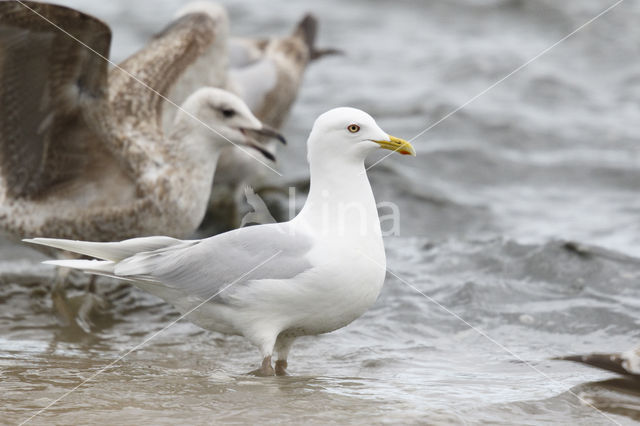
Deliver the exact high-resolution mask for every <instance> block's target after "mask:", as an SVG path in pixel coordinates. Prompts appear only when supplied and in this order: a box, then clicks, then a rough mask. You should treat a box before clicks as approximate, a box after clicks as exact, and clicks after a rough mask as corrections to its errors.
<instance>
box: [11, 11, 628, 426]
mask: <svg viewBox="0 0 640 426" xmlns="http://www.w3.org/2000/svg"><path fill="white" fill-rule="evenodd" d="M60 3H64V4H68V5H71V6H74V7H77V8H80V9H82V10H84V11H87V12H90V13H92V14H94V15H96V16H98V17H100V18H102V19H104V20H106V21H107V22H109V23H110V24H111V25H112V27H113V29H114V36H115V37H114V46H113V56H114V58H115V59H117V60H119V59H123V58H124V57H125V56H126V55H128V54H129V53H131V52H133V51H135V50H136V49H137V48H138V47H139V46H140V45H141V44H142V43H143V42H144V40H146V38H147V37H149V36H150V35H151V34H152V33H153V32H154V31H156V30H158V29H159V28H161V27H162V26H163V25H164V24H165V23H166V22H167V21H168V20H169V19H170V17H171V15H172V14H173V12H174V11H175V9H176V8H177V7H178V5H179V4H180V3H181V2H180V1H178V0H165V1H139V2H125V1H123V0H118V1H112V2H89V1H86V0H85V1H82V0H77V1H61V2H60ZM228 3H229V4H228V6H229V9H230V12H231V16H232V22H233V31H234V32H235V33H236V34H271V33H280V32H283V31H285V30H283V28H287V30H286V31H288V28H289V27H291V26H292V25H293V23H294V22H295V21H296V20H297V19H298V18H299V17H300V16H301V15H302V14H303V13H304V12H305V11H308V10H310V11H313V12H315V13H316V14H317V15H318V17H319V18H320V21H321V29H320V31H321V34H320V44H322V45H327V46H334V47H339V48H341V49H343V50H345V51H346V53H347V54H346V55H345V56H343V57H335V58H330V59H326V60H324V61H322V62H319V63H317V64H314V65H313V67H312V68H311V69H310V70H309V72H308V74H307V76H306V79H305V84H304V88H303V90H302V92H301V95H300V98H299V101H298V103H297V104H296V106H295V108H294V110H293V112H292V116H291V118H290V120H289V121H288V124H287V126H286V128H285V134H286V135H287V136H288V139H289V140H290V145H289V147H287V149H286V150H281V151H280V152H281V169H282V170H283V171H284V173H285V176H286V177H287V178H288V179H291V180H296V179H300V178H304V177H305V173H306V163H305V162H304V156H305V153H304V151H305V148H304V143H303V142H304V140H305V138H306V134H307V132H308V131H309V129H310V127H311V124H312V123H313V120H314V119H315V117H316V116H317V115H318V114H319V113H321V112H323V111H325V110H327V109H329V108H331V107H334V106H338V105H351V106H355V107H360V108H362V109H365V110H367V111H369V112H370V113H371V114H372V115H374V116H375V117H376V118H377V119H378V121H379V123H380V124H381V126H382V127H383V128H384V129H385V130H387V131H389V132H390V133H391V134H394V135H397V136H401V137H405V138H411V137H413V136H414V135H417V134H419V133H420V132H421V131H423V130H424V129H426V128H427V127H429V126H430V125H431V124H433V123H435V122H437V121H438V120H439V119H441V118H442V117H445V116H446V115H447V114H448V113H449V112H450V111H452V110H454V109H456V108H457V107H458V106H459V105H462V104H464V103H465V102H467V101H468V100H470V99H472V98H473V97H474V96H475V95H477V94H479V93H480V92H482V91H483V90H485V89H486V88H488V87H489V86H491V85H492V84H493V83H495V82H496V81H498V80H500V79H501V78H502V77H504V76H506V75H507V74H509V73H510V72H511V71H513V70H514V69H516V68H517V67H518V66H520V65H521V64H523V63H525V62H526V61H527V60H529V59H531V58H533V57H534V56H535V55H537V54H538V53H539V52H541V51H542V50H544V49H545V48H547V47H549V46H551V45H552V44H553V43H555V42H557V41H558V40H560V39H562V38H563V37H564V36H566V35H567V34H569V33H570V32H571V31H573V30H574V29H575V28H577V27H579V26H580V25H582V24H584V23H585V22H587V21H588V20H589V19H591V18H593V17H594V16H596V15H597V14H598V13H600V12H601V11H603V10H604V9H606V8H607V7H608V6H610V5H611V4H613V3H614V1H613V0H612V1H604V0H598V1H596V0H570V1H563V2H557V1H552V0H537V1H518V0H454V1H432V2H418V1H382V0H377V1H364V0H361V1H351V2H349V3H348V4H344V3H345V2H339V1H337V0H333V1H325V2H322V3H320V2H295V3H293V2H285V1H284V0H275V1H272V2H270V3H269V6H267V5H266V4H265V3H263V2H258V1H256V0H242V1H234V2H228ZM639 20H640V2H637V1H632V0H626V1H624V2H623V3H621V4H620V5H619V6H617V7H616V8H615V9H613V10H612V11H611V12H610V13H608V14H606V15H605V16H603V17H602V18H600V19H598V20H597V21H595V22H593V23H592V24H591V25H589V26H587V27H586V28H584V29H583V30H582V31H580V32H578V33H577V34H576V35H575V36H573V37H571V38H569V39H568V40H566V41H565V42H563V43H562V44H560V45H558V46H557V47H556V48H554V49H553V50H551V51H550V52H549V53H547V54H546V55H544V56H542V57H541V58H540V59H538V60H536V61H535V62H533V63H532V64H531V65H529V66H528V67H527V68H525V69H523V70H522V71H521V72H519V73H517V74H515V75H513V76H512V77H510V78H509V79H507V80H505V81H504V82H502V83H501V84H499V85H497V86H496V87H495V88H493V89H491V90H490V91H488V92H487V93H486V94H484V95H483V96H481V97H479V98H478V99H477V100H475V101H474V102H473V103H471V104H470V105H468V106H467V107H465V108H464V109H462V110H461V111H459V112H457V113H456V114H453V115H452V116H450V117H449V118H447V119H445V120H444V121H442V122H441V123H440V124H438V125H437V126H435V127H434V128H433V129H431V130H429V131H428V132H426V133H424V134H423V135H421V136H420V137H419V138H418V139H417V140H416V141H415V146H416V149H417V150H418V152H419V155H418V158H417V159H407V158H400V157H398V158H396V157H395V156H394V157H390V158H388V159H386V160H384V161H383V162H382V163H381V164H379V165H377V166H375V167H374V168H373V169H372V170H371V174H370V176H371V180H372V182H373V185H374V189H375V192H376V194H377V199H378V201H393V202H395V203H397V204H398V206H399V208H400V211H401V218H402V223H401V229H400V236H398V237H392V238H388V239H387V241H386V243H387V249H388V264H389V267H390V270H391V271H392V272H393V273H390V274H388V277H387V283H386V285H385V288H384V290H383V293H382V295H381V297H380V299H379V301H378V302H377V304H376V305H375V307H374V308H373V309H371V310H370V311H369V312H368V313H367V314H366V315H365V316H364V317H363V318H361V319H359V320H358V321H356V322H355V323H353V324H352V325H350V326H349V327H347V328H345V329H343V330H339V331H337V332H335V333H331V334H328V335H324V336H319V337H313V338H303V339H300V341H299V343H296V345H295V346H294V349H293V352H292V355H291V358H290V365H291V367H290V369H291V373H293V375H294V376H293V377H288V378H273V379H257V378H252V377H248V376H245V375H243V374H242V373H244V372H246V371H249V370H250V369H252V368H254V367H255V364H256V362H257V360H258V358H259V357H258V353H257V351H256V350H255V349H254V348H252V347H251V346H250V345H249V344H248V343H246V342H244V341H243V340H242V339H239V338H233V337H232V338H229V337H224V336H220V335H217V334H214V333H209V332H205V331H202V330H200V329H198V328H197V327H195V326H193V325H191V324H189V323H183V322H179V323H177V324H175V325H173V326H171V327H170V328H168V329H167V330H166V331H164V332H162V333H160V334H159V335H158V336H157V337H154V338H153V339H151V340H149V341H148V342H147V343H145V344H143V345H142V346H140V347H139V348H137V349H136V350H135V351H133V352H131V353H130V354H129V355H127V356H126V358H124V359H122V360H121V361H119V362H117V363H115V364H113V365H110V364H111V363H113V362H114V361H115V360H117V359H118V358H119V357H120V356H121V355H123V354H125V353H127V352H128V351H129V350H131V349H132V348H135V347H137V345H140V344H142V343H143V342H145V340H146V339H147V338H149V337H151V336H152V335H153V334H154V333H155V332H157V331H159V330H161V329H162V328H163V327H165V326H167V325H169V324H170V323H171V322H172V321H174V320H175V319H176V318H177V314H176V313H175V312H174V311H173V310H172V309H171V308H169V307H168V306H166V305H165V304H163V303H162V302H160V301H159V300H157V299H155V298H153V297H151V296H148V295H146V294H143V293H141V292H138V291H131V290H130V289H128V288H126V287H119V286H116V285H114V284H112V283H108V282H102V283H101V285H100V286H99V289H100V291H101V292H102V293H104V294H105V298H106V299H107V300H108V301H109V306H107V307H105V309H104V313H103V315H101V316H98V317H97V318H95V325H96V331H95V333H93V334H90V335H87V334H84V333H82V332H80V331H79V330H73V329H69V328H65V327H62V326H61V325H60V324H59V323H58V321H57V320H56V318H55V317H54V316H53V315H52V313H51V306H50V305H51V302H50V299H49V297H48V295H47V293H46V288H47V287H46V283H47V282H48V280H50V279H51V276H52V270H51V269H49V268H47V267H45V266H43V265H40V264H39V263H38V262H39V260H41V259H42V257H41V256H40V255H38V254H35V253H33V252H30V251H28V250H27V249H24V248H18V247H15V246H11V245H7V244H6V245H4V246H2V247H1V248H0V278H1V279H2V285H1V286H0V304H1V306H2V309H1V310H0V330H1V332H0V348H2V352H1V353H0V389H1V391H2V396H1V397H0V401H2V403H1V404H0V422H3V423H7V424H13V423H20V422H22V421H24V420H26V419H28V418H29V417H31V416H32V415H34V414H36V413H37V412H38V411H39V410H40V409H42V408H43V407H46V406H47V405H49V404H50V403H51V402H53V401H55V400H56V399H57V398H60V397H62V396H64V395H65V394H66V393H67V392H69V391H70V390H72V389H74V388H75V387H76V386H77V385H78V384H80V383H82V382H83V381H84V380H86V379H90V378H91V380H89V381H87V382H86V383H85V384H83V385H82V386H81V387H79V388H78V389H77V390H75V391H73V392H71V393H69V394H68V395H67V396H64V398H62V399H61V400H59V401H58V402H57V403H55V404H54V405H52V406H51V408H49V409H48V410H46V411H45V412H42V413H40V414H39V415H38V416H37V417H35V418H33V419H32V423H33V424H45V423H55V424H75V423H82V424H87V423H100V424H107V423H109V424H140V423H145V424H174V423H178V422H189V423H195V424H202V423H213V422H222V421H224V422H230V423H256V422H268V423H276V422H290V423H302V422H312V423H346V422H351V423H361V424H364V423H371V422H374V423H392V422H393V423H395V422H402V423H462V424H465V423H471V424H475V423H503V424H512V423H518V424H539V423H543V422H548V423H560V424H568V423H574V424H575V423H578V424H611V423H615V422H617V423H621V424H631V423H634V422H635V421H638V420H640V415H639V414H638V413H640V397H639V396H638V392H637V390H636V391H635V393H633V391H628V390H625V388H624V386H622V387H621V386H617V385H616V383H615V382H613V383H612V382H605V383H595V382H597V381H600V380H604V379H607V378H610V375H609V374H607V373H603V372H599V371H596V370H593V369H588V368H585V367H581V366H578V365H573V364H570V363H562V362H558V361H550V360H549V358H551V357H553V356H558V355H564V354H569V353H581V352H592V351H622V350H626V349H628V348H630V347H631V346H633V345H634V344H637V343H640V327H639V325H640V314H639V312H640V260H636V258H640V220H639V217H640V197H638V195H637V194H638V187H639V186H640V167H639V166H640V146H639V143H640V142H639V141H640V65H639V64H640V63H639V62H638V57H640V44H639V43H638V40H639V39H640V27H638V26H637V22H638V21H639ZM373 161H375V159H372V162H373ZM565 241H575V242H577V243H578V245H576V244H567V243H565ZM25 274H26V275H27V276H25ZM72 278H73V280H74V282H76V283H77V284H78V286H79V288H80V287H81V284H82V282H83V277H81V276H79V275H78V276H73V277H72ZM77 294H81V293H80V292H79V291H78V293H77ZM107 366H110V367H109V368H107V369H105V370H104V371H102V369H104V368H105V367H107ZM576 395H578V396H580V397H581V398H582V400H580V399H578V398H577V396H576ZM584 401H589V402H591V403H592V404H594V405H595V406H597V407H599V408H600V409H602V410H603V411H602V412H599V411H597V410H596V409H594V408H593V407H591V406H589V405H587V404H586V403H585V402H584Z"/></svg>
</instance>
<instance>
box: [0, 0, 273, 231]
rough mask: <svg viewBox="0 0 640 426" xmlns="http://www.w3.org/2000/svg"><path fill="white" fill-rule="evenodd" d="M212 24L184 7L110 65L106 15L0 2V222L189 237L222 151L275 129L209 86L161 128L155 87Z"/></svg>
mask: <svg viewBox="0 0 640 426" xmlns="http://www.w3.org/2000/svg"><path fill="white" fill-rule="evenodd" d="M178 30H179V31H178ZM63 31H64V32H63ZM65 32H66V33H65ZM178 33H179V34H180V37H177V36H176V34H178ZM215 33H216V32H215V26H214V22H213V21H212V20H211V19H210V18H209V16H208V15H206V14H189V15H187V16H185V17H183V18H182V19H181V20H180V22H179V23H176V30H175V31H174V32H173V34H172V37H171V38H169V39H164V38H163V37H158V38H157V39H155V40H154V41H153V42H152V43H150V44H149V45H148V46H146V48H145V49H143V50H142V51H140V52H139V53H137V54H136V55H134V56H133V57H132V58H129V59H128V60H126V61H125V62H124V63H123V65H122V68H123V69H124V71H123V69H114V70H112V71H111V72H108V62H107V61H106V57H107V56H108V54H109V46H110V40H111V31H110V29H109V27H108V26H107V25H106V24H104V23H103V22H101V21H99V20H98V19H96V18H94V17H92V16H89V15H86V14H84V13H81V12H78V11H76V10H73V9H70V8H66V7H62V6H56V5H50V4H43V3H35V2H20V3H18V2H1V3H0V229H1V230H2V231H4V232H5V233H6V234H8V235H10V236H12V237H18V238H23V237H26V236H32V235H52V236H57V237H60V238H72V239H90V240H96V241H105V240H114V239H123V238H130V237H136V236H143V235H154V234H159V233H162V234H166V235H171V236H175V237H186V236H188V235H190V234H191V233H192V232H193V231H194V230H195V229H196V227H197V226H198V225H199V223H200V221H201V220H202V218H203V216H204V213H205V209H206V206H207V202H208V198H209V192H210V189H211V185H212V183H213V177H214V172H215V168H216V164H217V160H218V157H219V155H220V151H221V150H222V148H223V147H224V146H226V145H227V144H236V145H238V146H240V145H243V146H251V147H253V148H255V149H257V150H260V151H264V149H263V148H262V147H261V146H260V145H259V144H258V143H257V142H256V138H257V137H258V136H257V135H258V134H264V135H267V136H277V137H279V138H281V136H279V135H278V134H277V133H275V132H274V131H273V130H271V129H270V128H269V127H267V126H264V125H263V124H262V123H261V122H260V121H259V120H258V119H257V118H255V116H254V115H253V114H252V113H251V112H250V110H249V108H248V107H247V106H246V104H245V103H244V102H243V101H242V100H241V99H239V98H238V97H237V96H235V95H233V94H231V93H229V92H226V91H224V90H221V89H215V88H202V89H199V90H197V91H196V92H195V93H193V94H191V95H190V96H189V97H188V98H187V99H186V101H185V102H184V104H183V105H182V108H181V110H180V111H179V113H178V114H177V115H176V118H175V121H174V122H173V126H172V129H171V131H170V133H169V134H165V133H164V132H163V131H162V114H161V111H162V105H163V102H164V98H163V94H165V93H167V91H168V90H170V88H171V87H172V85H173V83H174V82H175V80H176V79H177V78H178V77H179V76H180V74H181V72H182V71H183V70H184V69H185V68H186V67H187V66H188V65H189V64H190V63H192V62H193V61H195V60H196V59H197V58H198V55H199V54H200V53H201V52H202V50H203V48H204V47H203V46H207V45H209V44H210V43H211V40H212V38H214V37H215ZM74 38H75V39H74ZM252 152H253V153H255V152H256V151H252ZM249 154H250V155H253V154H252V153H249ZM267 155H268V153H267ZM252 161H256V159H253V160H252ZM260 161H261V160H260ZM258 166H259V167H262V166H260V165H258Z"/></svg>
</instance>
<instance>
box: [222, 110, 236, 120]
mask: <svg viewBox="0 0 640 426" xmlns="http://www.w3.org/2000/svg"><path fill="white" fill-rule="evenodd" d="M222 115H223V116H224V118H231V117H233V116H234V115H236V112H235V111H234V110H232V109H231V108H224V109H223V110H222Z"/></svg>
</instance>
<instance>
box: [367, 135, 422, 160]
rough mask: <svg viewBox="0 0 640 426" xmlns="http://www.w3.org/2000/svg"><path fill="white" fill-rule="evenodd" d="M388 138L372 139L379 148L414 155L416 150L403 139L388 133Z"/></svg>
mask: <svg viewBox="0 0 640 426" xmlns="http://www.w3.org/2000/svg"><path fill="white" fill-rule="evenodd" d="M388 137H389V140H381V141H373V142H375V143H377V144H378V145H380V148H383V149H389V150H391V151H394V152H399V153H400V154H402V155H411V156H413V157H415V156H416V150H415V149H413V146H412V145H411V144H410V143H409V142H407V141H405V140H404V139H400V138H396V137H395V136H391V135H388Z"/></svg>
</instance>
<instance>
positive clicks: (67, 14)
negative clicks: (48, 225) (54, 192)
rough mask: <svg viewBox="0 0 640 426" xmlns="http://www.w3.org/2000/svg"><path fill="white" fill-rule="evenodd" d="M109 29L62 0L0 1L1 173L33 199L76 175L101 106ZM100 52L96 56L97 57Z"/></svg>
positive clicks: (11, 188) (14, 189) (15, 192)
mask: <svg viewBox="0 0 640 426" xmlns="http://www.w3.org/2000/svg"><path fill="white" fill-rule="evenodd" d="M110 42H111V31H110V30H109V27H108V26H107V25H106V24H104V23H103V22H101V21H99V20H98V19H96V18H94V17H92V16H89V15H86V14H84V13H81V12H78V11H76V10H73V9H69V8H66V7H62V6H55V5H49V4H43V3H36V2H31V1H22V2H14V1H3V2H0V173H1V174H2V177H3V180H4V183H5V185H6V191H7V194H8V195H9V196H12V197H36V196H38V195H40V194H41V193H43V192H44V191H46V190H47V189H48V188H50V187H51V186H53V185H55V184H57V183H60V182H63V181H65V180H69V179H71V178H72V177H73V176H76V175H77V174H79V173H81V172H82V170H83V168H84V166H86V163H87V162H88V161H90V160H89V158H88V155H89V151H91V150H90V149H87V144H88V143H90V142H89V141H90V140H93V141H95V136H96V135H95V134H94V130H93V129H91V128H90V125H88V124H87V123H90V122H91V118H90V117H92V116H96V115H100V114H99V113H98V112H97V111H98V110H100V109H101V108H102V107H104V100H105V98H106V96H105V93H106V82H107V66H108V64H107V62H106V61H105V59H104V58H106V57H107V56H108V55H109V46H110ZM101 56H102V57H101Z"/></svg>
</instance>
